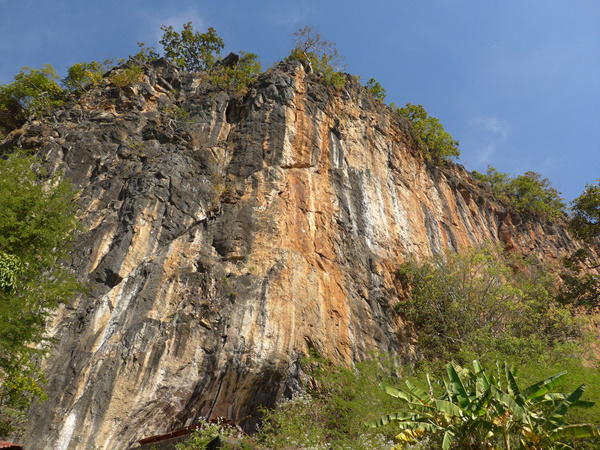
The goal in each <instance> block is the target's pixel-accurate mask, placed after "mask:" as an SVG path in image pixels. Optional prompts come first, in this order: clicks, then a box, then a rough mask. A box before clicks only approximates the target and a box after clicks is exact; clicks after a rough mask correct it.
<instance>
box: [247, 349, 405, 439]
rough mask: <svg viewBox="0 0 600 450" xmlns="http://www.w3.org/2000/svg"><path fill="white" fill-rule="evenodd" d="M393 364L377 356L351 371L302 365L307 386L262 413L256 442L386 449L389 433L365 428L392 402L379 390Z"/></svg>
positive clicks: (318, 362) (312, 362)
mask: <svg viewBox="0 0 600 450" xmlns="http://www.w3.org/2000/svg"><path fill="white" fill-rule="evenodd" d="M395 364H396V361H395V360H393V361H392V360H391V359H390V358H386V357H380V358H378V359H376V360H371V361H363V362H359V363H356V365H355V366H354V367H353V368H352V369H347V368H343V367H336V366H334V365H333V364H332V363H331V362H330V361H328V360H325V359H323V358H321V357H318V356H314V355H313V356H311V357H310V358H308V359H306V360H305V361H303V368H304V370H305V371H306V372H307V373H308V374H309V375H310V377H311V380H312V381H311V383H310V387H308V386H307V387H305V390H304V391H303V392H301V393H298V394H297V395H295V396H294V397H292V398H291V399H288V400H283V401H282V402H280V403H279V404H278V405H277V407H276V408H275V409H271V410H267V409H263V411H262V412H263V423H262V426H261V427H260V428H259V431H258V433H257V435H256V440H257V441H258V442H259V443H260V444H262V445H265V446H266V448H274V449H284V448H339V449H348V448H351V449H364V450H371V449H389V448H391V447H392V446H393V443H392V442H391V439H392V436H393V434H392V428H391V427H388V428H384V429H378V430H370V429H367V428H365V427H364V426H363V424H364V422H365V421H367V420H372V419H374V418H375V417H376V414H377V411H380V410H381V409H385V408H391V407H392V406H393V401H392V399H390V398H389V397H388V396H387V395H385V393H383V392H380V391H379V390H378V389H377V386H378V384H379V383H380V382H381V381H386V382H390V381H391V380H392V379H393V378H391V376H392V374H395V371H396V369H397V368H396V367H395Z"/></svg>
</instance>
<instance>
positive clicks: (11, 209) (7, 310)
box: [0, 153, 79, 434]
mask: <svg viewBox="0 0 600 450" xmlns="http://www.w3.org/2000/svg"><path fill="white" fill-rule="evenodd" d="M32 167H33V168H36V170H33V169H32ZM75 211H76V205H75V203H74V192H73V190H72V188H71V186H70V184H69V183H67V182H64V181H59V179H58V178H57V177H48V176H46V175H45V174H44V171H43V170H42V169H40V168H39V164H38V163H37V161H36V160H35V159H34V158H33V157H29V156H26V155H24V154H22V153H14V154H12V155H10V156H8V157H5V158H3V159H0V255H1V257H0V272H1V274H0V278H1V279H2V289H1V290H0V384H1V385H2V386H1V387H0V411H3V415H2V416H0V429H2V430H4V431H3V433H4V434H6V430H9V429H11V427H12V426H13V424H12V423H11V422H10V420H11V419H10V417H7V415H8V416H11V415H12V416H15V415H18V414H17V413H18V411H20V410H22V409H24V408H25V407H27V406H28V405H29V404H30V403H31V401H33V399H34V398H36V397H37V398H41V397H43V390H42V387H41V386H42V384H43V382H44V379H43V374H42V372H41V370H40V368H39V365H38V357H39V355H41V354H43V353H44V352H45V351H46V350H47V348H48V344H49V342H48V340H47V338H46V337H45V335H44V332H45V325H46V321H47V319H48V318H49V317H50V316H51V314H52V311H53V310H54V309H55V308H56V307H57V306H58V305H59V303H61V302H66V301H67V300H69V299H70V298H71V297H72V295H73V293H74V291H75V290H76V289H78V288H79V285H78V283H77V282H76V280H75V278H74V276H73V275H72V274H71V273H70V272H69V271H68V270H67V269H65V268H64V267H63V266H62V265H61V264H60V261H61V260H63V259H64V258H66V257H67V251H68V245H67V244H68V242H69V240H70V238H71V235H72V234H73V232H74V230H75V228H76V224H77V220H76V216H75Z"/></svg>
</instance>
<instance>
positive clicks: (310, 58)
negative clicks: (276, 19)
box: [286, 25, 346, 90]
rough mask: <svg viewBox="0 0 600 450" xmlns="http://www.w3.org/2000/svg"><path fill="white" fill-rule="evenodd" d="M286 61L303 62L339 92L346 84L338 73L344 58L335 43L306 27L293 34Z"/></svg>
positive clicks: (342, 75)
mask: <svg viewBox="0 0 600 450" xmlns="http://www.w3.org/2000/svg"><path fill="white" fill-rule="evenodd" d="M286 59H287V60H288V61H303V62H304V64H305V65H307V66H308V67H309V68H310V69H309V70H312V71H313V72H321V73H322V74H323V77H324V79H325V82H326V83H327V84H328V85H330V86H333V87H335V88H336V89H337V90H340V89H342V88H343V87H344V85H345V84H346V76H345V75H344V74H343V73H341V72H340V70H343V69H344V67H343V66H342V62H343V60H344V58H343V57H342V56H341V55H340V54H339V53H338V51H337V46H336V44H335V42H330V41H326V40H324V39H322V38H321V35H320V34H319V33H317V32H316V31H315V30H314V29H313V28H312V27H311V26H309V25H307V26H305V27H304V28H300V29H299V30H298V31H296V32H295V33H294V48H293V49H292V51H291V52H290V54H289V55H288V57H287V58H286Z"/></svg>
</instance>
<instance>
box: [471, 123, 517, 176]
mask: <svg viewBox="0 0 600 450" xmlns="http://www.w3.org/2000/svg"><path fill="white" fill-rule="evenodd" d="M469 125H470V128H471V129H470V131H469V135H470V136H472V138H471V141H472V142H474V144H475V146H476V161H475V162H476V164H478V165H487V164H490V163H491V162H492V161H493V159H494V154H495V153H496V150H497V149H498V148H499V147H500V146H501V145H502V144H504V143H505V142H506V141H507V140H508V138H509V135H510V133H511V128H512V126H511V123H510V122H509V121H508V120H503V119H499V118H497V117H477V118H475V119H471V120H470V121H469Z"/></svg>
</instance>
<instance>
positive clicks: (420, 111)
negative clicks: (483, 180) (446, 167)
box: [397, 103, 460, 162]
mask: <svg viewBox="0 0 600 450" xmlns="http://www.w3.org/2000/svg"><path fill="white" fill-rule="evenodd" d="M397 111H398V113H399V114H400V115H401V116H402V117H405V118H406V119H408V120H409V121H410V123H411V124H412V126H413V129H414V131H415V134H416V137H417V139H418V140H419V143H420V144H421V146H422V147H423V150H424V151H425V156H426V158H427V159H428V160H430V161H432V162H443V161H446V160H448V159H450V158H453V157H455V158H458V157H459V156H460V150H459V148H458V141H456V140H454V138H453V137H452V135H451V134H450V133H448V132H447V131H446V130H444V127H443V126H442V124H441V123H440V121H439V119H436V118H435V117H432V116H430V115H429V114H427V111H425V108H423V106H422V105H413V104H412V103H407V104H406V106H405V107H404V108H398V110H397Z"/></svg>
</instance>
